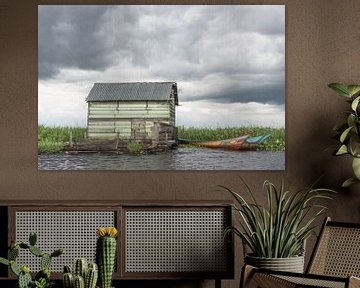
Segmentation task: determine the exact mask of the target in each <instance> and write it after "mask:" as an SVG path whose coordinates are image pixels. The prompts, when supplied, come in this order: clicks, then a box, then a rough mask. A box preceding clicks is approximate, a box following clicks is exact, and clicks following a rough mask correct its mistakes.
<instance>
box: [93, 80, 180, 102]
mask: <svg viewBox="0 0 360 288" xmlns="http://www.w3.org/2000/svg"><path fill="white" fill-rule="evenodd" d="M172 89H174V90H175V104H176V105H178V104H179V103H178V95H177V84H176V83H174V82H135V83H95V84H94V86H93V88H92V89H91V90H90V93H89V95H88V97H87V98H86V101H146V100H150V101H151V100H153V101H168V100H170V94H171V90H172Z"/></svg>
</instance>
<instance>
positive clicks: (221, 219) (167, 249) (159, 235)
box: [125, 210, 227, 272]
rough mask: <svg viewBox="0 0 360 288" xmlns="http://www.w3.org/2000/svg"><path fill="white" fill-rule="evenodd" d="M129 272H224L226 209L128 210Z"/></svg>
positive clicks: (127, 255)
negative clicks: (224, 210)
mask: <svg viewBox="0 0 360 288" xmlns="http://www.w3.org/2000/svg"><path fill="white" fill-rule="evenodd" d="M125 221H126V228H125V229H126V236H125V237H126V243H125V247H126V260H125V265H126V268H125V270H126V272H223V271H226V268H227V267H226V266H227V265H226V249H225V244H224V240H223V231H224V228H225V225H226V219H225V213H224V212H223V211H203V210H201V211H188V210H186V211H184V210H180V211H175V210H172V211H161V210H160V211H159V210H157V211H144V210H142V211H126V215H125Z"/></svg>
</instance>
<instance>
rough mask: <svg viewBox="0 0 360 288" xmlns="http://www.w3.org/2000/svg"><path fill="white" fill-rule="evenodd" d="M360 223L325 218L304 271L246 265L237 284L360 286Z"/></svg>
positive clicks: (267, 287)
mask: <svg viewBox="0 0 360 288" xmlns="http://www.w3.org/2000/svg"><path fill="white" fill-rule="evenodd" d="M358 277H360V223H357V224H355V223H342V222H334V221H331V219H330V218H326V219H325V221H324V224H323V226H322V228H321V232H320V235H319V238H318V240H317V242H316V245H315V249H314V252H313V254H312V255H311V258H310V262H309V265H308V267H307V269H306V273H304V274H300V273H291V272H278V271H271V270H265V269H258V268H255V267H252V266H249V265H245V266H244V268H243V271H242V276H241V282H240V287H242V288H248V287H249V288H253V287H254V288H259V287H260V288H273V287H285V288H288V287H289V288H290V287H331V288H338V287H339V288H340V287H341V288H342V287H343V288H355V287H360V279H359V278H358Z"/></svg>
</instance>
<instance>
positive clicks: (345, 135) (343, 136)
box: [340, 126, 353, 143]
mask: <svg viewBox="0 0 360 288" xmlns="http://www.w3.org/2000/svg"><path fill="white" fill-rule="evenodd" d="M352 128H353V126H351V127H349V128H347V129H346V130H345V131H344V132H343V133H341V136H340V141H341V143H344V141H345V140H346V137H347V136H348V134H349V132H350V131H351V129H352Z"/></svg>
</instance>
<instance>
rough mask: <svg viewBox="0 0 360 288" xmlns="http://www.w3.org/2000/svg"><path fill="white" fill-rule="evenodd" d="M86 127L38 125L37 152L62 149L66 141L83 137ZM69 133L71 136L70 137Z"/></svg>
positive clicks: (52, 151)
mask: <svg viewBox="0 0 360 288" xmlns="http://www.w3.org/2000/svg"><path fill="white" fill-rule="evenodd" d="M85 132H86V128H82V127H48V126H44V125H39V126H38V154H42V153H56V152H61V151H63V148H64V146H65V144H66V143H69V141H70V138H72V140H74V141H76V140H81V139H84V134H85ZM70 135H71V137H70Z"/></svg>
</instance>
